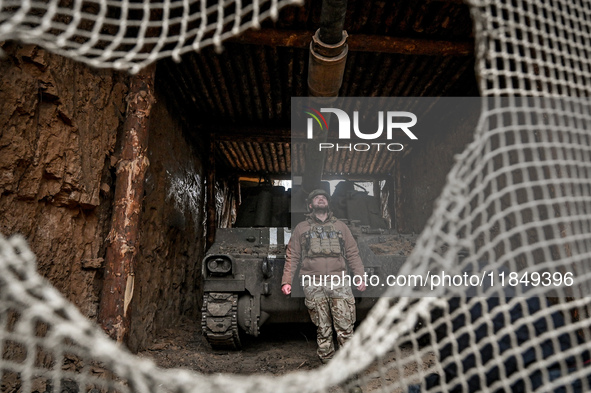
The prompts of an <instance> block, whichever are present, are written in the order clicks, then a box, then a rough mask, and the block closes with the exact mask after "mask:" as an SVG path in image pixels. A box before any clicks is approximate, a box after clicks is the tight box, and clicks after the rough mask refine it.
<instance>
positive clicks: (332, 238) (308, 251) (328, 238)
mask: <svg viewBox="0 0 591 393" xmlns="http://www.w3.org/2000/svg"><path fill="white" fill-rule="evenodd" d="M307 220H308V223H310V230H309V231H307V232H305V233H304V234H303V238H304V239H303V240H304V242H303V244H304V250H305V256H306V257H308V258H315V257H338V256H340V255H344V249H345V247H344V239H343V234H342V233H341V231H337V230H336V229H335V227H334V223H335V222H336V218H331V219H329V220H328V221H327V222H325V223H322V224H319V223H317V222H314V221H313V220H312V219H310V218H308V219H307Z"/></svg>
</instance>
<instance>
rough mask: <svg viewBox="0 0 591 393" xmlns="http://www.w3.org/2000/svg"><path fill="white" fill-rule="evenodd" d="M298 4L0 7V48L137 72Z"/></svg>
mask: <svg viewBox="0 0 591 393" xmlns="http://www.w3.org/2000/svg"><path fill="white" fill-rule="evenodd" d="M300 3H301V2H300V1H298V0H254V1H248V2H244V3H243V2H242V1H240V0H220V1H218V2H206V1H191V0H162V1H132V0H70V1H59V0H2V1H0V41H6V40H19V41H21V42H25V43H32V44H37V45H40V46H42V47H44V48H45V49H48V50H50V51H52V52H54V53H57V54H60V55H62V56H65V57H69V58H72V59H74V60H77V61H82V62H84V63H87V64H89V65H91V66H93V67H102V68H105V67H108V68H114V69H120V70H130V71H131V72H132V73H135V72H137V71H138V70H140V69H141V68H142V67H144V66H146V65H148V64H150V63H152V62H154V61H156V60H158V59H162V58H165V57H172V58H173V59H175V61H180V56H181V55H182V54H184V53H187V52H193V51H198V50H200V49H201V48H204V47H206V46H208V45H215V46H216V47H217V48H221V44H222V41H223V40H225V39H227V38H229V37H233V36H236V35H238V34H240V33H242V32H243V31H244V30H246V29H249V28H251V27H254V28H257V27H259V26H260V23H261V21H263V20H264V19H267V18H269V17H271V18H273V19H276V18H277V16H278V13H279V10H280V9H281V8H282V7H284V6H286V5H289V4H300Z"/></svg>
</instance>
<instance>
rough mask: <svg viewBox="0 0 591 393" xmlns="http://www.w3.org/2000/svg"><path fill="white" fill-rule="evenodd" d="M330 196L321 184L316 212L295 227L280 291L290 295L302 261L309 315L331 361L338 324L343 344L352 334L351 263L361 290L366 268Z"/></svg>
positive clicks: (311, 203) (313, 198) (312, 204)
mask: <svg viewBox="0 0 591 393" xmlns="http://www.w3.org/2000/svg"><path fill="white" fill-rule="evenodd" d="M329 197H330V196H329V194H328V193H327V192H326V191H324V190H320V189H318V190H314V191H312V192H311V193H310V195H309V196H308V208H309V210H310V211H311V213H310V214H309V215H308V216H307V219H306V220H305V221H303V222H301V223H299V224H298V225H297V226H296V227H295V228H294V230H293V233H292V236H291V239H290V241H289V244H288V245H287V250H286V260H285V268H284V270H283V278H282V280H281V291H282V292H283V293H284V294H285V295H289V294H290V293H291V284H292V280H293V275H294V272H295V271H296V269H297V267H298V266H299V265H300V264H301V269H300V277H305V278H309V279H308V280H303V281H304V282H303V283H302V285H303V288H304V295H305V304H306V307H307V308H308V311H309V313H310V318H311V319H312V322H313V323H314V324H315V325H316V327H317V328H318V329H317V342H318V351H317V353H318V356H319V357H320V360H321V361H322V363H326V362H328V361H329V360H330V359H331V358H332V357H333V355H334V353H335V346H334V343H333V339H332V334H333V330H332V329H333V325H334V329H335V331H336V333H337V341H338V343H339V346H342V345H344V344H345V342H347V340H349V339H350V338H351V336H352V335H353V324H354V323H355V298H354V297H353V293H352V291H351V284H350V282H351V281H350V279H349V280H345V279H344V278H345V275H346V273H347V266H348V267H349V269H350V270H351V271H352V273H353V274H354V275H355V277H359V279H357V281H356V280H353V283H354V284H357V289H358V290H359V291H365V289H366V285H365V282H363V281H362V280H361V279H360V278H361V277H363V275H364V270H363V262H362V261H361V258H360V257H359V249H358V248H357V243H356V242H355V239H354V238H353V235H352V234H351V231H350V230H349V228H348V227H347V225H346V224H345V223H344V222H342V221H340V220H338V219H337V218H335V217H333V215H332V212H331V210H330V207H329ZM333 278H334V279H333Z"/></svg>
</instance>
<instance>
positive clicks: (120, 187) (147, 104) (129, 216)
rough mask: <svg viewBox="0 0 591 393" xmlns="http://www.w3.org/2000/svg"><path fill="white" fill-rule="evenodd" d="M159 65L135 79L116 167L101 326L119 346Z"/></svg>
mask: <svg viewBox="0 0 591 393" xmlns="http://www.w3.org/2000/svg"><path fill="white" fill-rule="evenodd" d="M154 71H155V65H152V66H148V67H146V68H145V69H143V70H142V71H140V72H139V73H138V74H137V75H134V76H132V77H131V80H130V91H129V95H128V98H127V99H128V106H127V115H126V119H125V123H124V129H123V135H122V141H121V151H120V155H119V160H118V161H117V165H116V173H117V176H116V179H115V197H114V203H113V213H112V218H111V231H110V232H109V236H108V238H107V241H108V243H109V244H108V246H107V251H106V256H105V273H104V274H105V276H104V279H103V288H102V292H101V298H100V304H99V313H98V322H99V323H100V325H101V326H102V328H103V329H104V330H105V332H106V333H107V334H108V335H109V336H110V337H111V338H113V339H114V340H116V341H117V342H119V343H126V341H127V337H128V335H129V328H130V324H131V318H130V316H131V308H130V304H131V299H132V297H133V291H134V275H135V273H134V264H135V260H136V257H137V252H138V247H139V243H140V239H139V225H140V214H141V211H142V200H143V196H144V180H145V174H146V170H147V169H148V166H149V161H148V157H147V148H148V126H149V116H150V111H151V108H152V105H153V104H154V103H155V101H156V100H155V98H154Z"/></svg>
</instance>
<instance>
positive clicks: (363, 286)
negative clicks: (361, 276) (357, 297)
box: [357, 282, 367, 292]
mask: <svg viewBox="0 0 591 393" xmlns="http://www.w3.org/2000/svg"><path fill="white" fill-rule="evenodd" d="M366 289H367V286H366V285H365V283H364V282H361V284H359V285H358V286H357V290H358V291H359V292H363V291H365V290H366Z"/></svg>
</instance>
